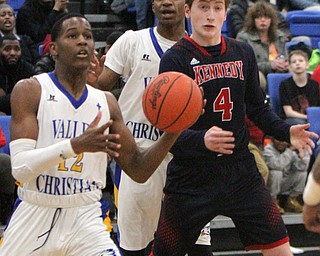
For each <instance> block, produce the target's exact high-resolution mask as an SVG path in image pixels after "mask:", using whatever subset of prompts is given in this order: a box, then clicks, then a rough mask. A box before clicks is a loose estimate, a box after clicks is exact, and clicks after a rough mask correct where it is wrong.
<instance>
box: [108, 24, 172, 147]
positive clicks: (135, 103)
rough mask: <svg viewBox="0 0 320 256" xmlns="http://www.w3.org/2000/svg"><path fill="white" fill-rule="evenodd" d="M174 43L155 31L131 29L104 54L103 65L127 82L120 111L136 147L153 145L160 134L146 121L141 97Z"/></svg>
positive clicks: (120, 98)
mask: <svg viewBox="0 0 320 256" xmlns="http://www.w3.org/2000/svg"><path fill="white" fill-rule="evenodd" d="M174 43H175V42H174V41H170V40H168V39H165V38H164V37H161V36H160V35H159V34H158V33H157V30H156V28H147V29H143V30H139V31H132V30H130V31H127V32H125V34H124V35H122V36H121V37H120V38H119V39H118V40H117V41H116V42H115V44H114V45H113V46H112V47H111V48H110V50H109V51H108V53H107V55H106V61H105V66H107V67H108V68H110V69H111V70H113V71H114V72H116V73H117V74H121V75H122V76H123V78H124V80H125V82H126V84H125V86H124V88H123V90H122V92H121V94H120V97H119V105H120V109H121V112H122V115H123V118H124V122H125V124H126V125H127V127H128V128H129V129H130V131H131V132H132V134H133V137H134V138H135V140H136V142H137V144H138V145H140V146H143V147H148V146H150V145H151V144H153V142H154V141H156V140H158V139H159V138H160V134H161V133H160V131H159V130H158V129H156V128H155V127H154V126H152V125H151V124H150V122H149V121H148V120H147V119H146V117H145V115H144V113H143V110H142V101H141V99H142V95H143V92H144V90H145V88H146V86H147V85H148V83H149V82H150V81H151V79H152V78H154V77H155V76H157V75H158V71H159V62H160V58H161V56H162V54H163V52H165V51H166V50H167V49H169V48H170V47H171V46H172V45H173V44H174ZM118 49H122V50H121V51H119V50H118Z"/></svg>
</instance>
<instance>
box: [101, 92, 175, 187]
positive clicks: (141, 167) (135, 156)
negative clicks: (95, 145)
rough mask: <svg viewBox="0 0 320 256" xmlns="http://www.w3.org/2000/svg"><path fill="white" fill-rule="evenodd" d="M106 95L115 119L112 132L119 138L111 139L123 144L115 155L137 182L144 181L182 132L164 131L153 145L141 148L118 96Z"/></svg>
mask: <svg viewBox="0 0 320 256" xmlns="http://www.w3.org/2000/svg"><path fill="white" fill-rule="evenodd" d="M106 97H107V101H108V105H109V109H110V114H111V119H112V120H113V123H112V125H111V126H110V133H113V134H117V135H118V137H117V138H115V139H111V141H113V142H115V143H116V144H119V145H121V147H119V148H118V149H117V152H118V154H117V155H113V156H114V158H115V160H116V162H117V163H118V164H119V165H120V166H121V168H122V170H124V171H125V172H126V173H127V174H128V176H130V178H132V179H133V180H134V181H136V182H139V183H143V182H145V181H147V179H148V178H149V177H150V176H151V175H152V174H153V173H154V171H155V170H156V168H157V167H158V166H159V165H160V163H161V162H162V160H163V159H164V158H165V156H166V155H167V154H168V152H169V150H170V148H171V147H172V146H173V144H174V143H175V141H176V139H177V138H178V136H179V135H180V133H166V132H164V133H163V134H162V136H161V137H160V139H159V140H158V141H157V142H155V143H154V144H153V145H152V146H151V147H149V148H146V149H142V148H139V147H138V146H137V145H136V143H135V140H134V138H133V136H132V134H131V132H130V130H129V129H128V128H127V126H126V125H125V123H124V121H123V118H122V114H121V111H120V108H119V105H118V102H117V100H116V98H115V97H114V96H113V95H112V94H111V93H109V92H106Z"/></svg>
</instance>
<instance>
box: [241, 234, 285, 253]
mask: <svg viewBox="0 0 320 256" xmlns="http://www.w3.org/2000/svg"><path fill="white" fill-rule="evenodd" d="M288 242H289V237H288V236H286V237H285V238H283V239H281V240H279V241H276V242H274V243H271V244H259V245H250V246H247V247H245V249H246V251H250V250H265V249H272V248H275V247H278V246H280V245H283V244H285V243H288Z"/></svg>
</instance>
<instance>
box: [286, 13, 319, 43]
mask: <svg viewBox="0 0 320 256" xmlns="http://www.w3.org/2000/svg"><path fill="white" fill-rule="evenodd" d="M286 19H287V22H288V23H289V27H290V32H291V34H292V36H309V37H310V39H311V42H312V47H313V48H317V47H318V42H319V41H320V11H305V10H297V11H290V12H288V14H287V18H286Z"/></svg>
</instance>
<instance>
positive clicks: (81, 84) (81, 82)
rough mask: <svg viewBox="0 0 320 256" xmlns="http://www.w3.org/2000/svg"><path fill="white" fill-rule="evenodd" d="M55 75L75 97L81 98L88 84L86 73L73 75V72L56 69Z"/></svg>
mask: <svg viewBox="0 0 320 256" xmlns="http://www.w3.org/2000/svg"><path fill="white" fill-rule="evenodd" d="M53 73H54V75H55V77H56V78H57V80H58V81H59V83H60V84H61V85H62V86H63V87H64V88H65V89H66V90H67V91H68V92H69V93H70V94H71V95H72V96H73V97H74V98H75V99H80V97H81V96H82V93H83V91H84V89H85V85H86V74H85V73H83V74H78V75H73V74H72V72H64V71H62V72H59V70H57V69H56V70H55V71H54V72H53Z"/></svg>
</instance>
